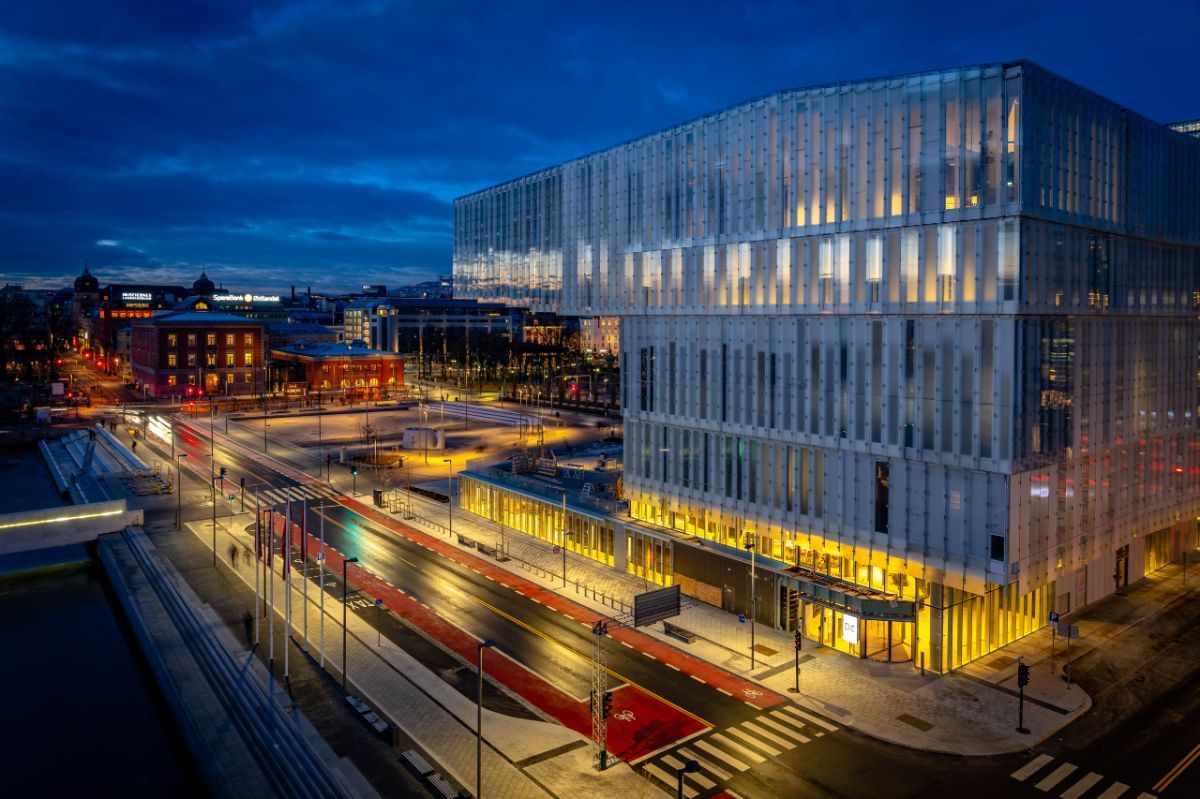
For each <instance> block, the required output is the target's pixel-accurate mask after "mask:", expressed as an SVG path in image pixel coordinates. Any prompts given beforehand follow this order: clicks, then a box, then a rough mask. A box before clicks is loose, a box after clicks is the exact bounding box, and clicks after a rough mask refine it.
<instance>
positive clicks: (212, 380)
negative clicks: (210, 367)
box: [204, 372, 221, 395]
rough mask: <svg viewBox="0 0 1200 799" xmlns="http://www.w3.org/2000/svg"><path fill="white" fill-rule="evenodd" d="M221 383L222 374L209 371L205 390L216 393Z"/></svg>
mask: <svg viewBox="0 0 1200 799" xmlns="http://www.w3.org/2000/svg"><path fill="white" fill-rule="evenodd" d="M220 385H221V376H220V375H219V374H217V373H215V372H209V373H208V374H206V375H205V376H204V390H205V391H207V392H208V393H209V394H210V395H211V394H215V393H216V391H217V389H218V388H219V387H220Z"/></svg>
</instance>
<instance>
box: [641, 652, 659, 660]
mask: <svg viewBox="0 0 1200 799" xmlns="http://www.w3.org/2000/svg"><path fill="white" fill-rule="evenodd" d="M642 654H643V655H645V656H646V657H648V658H650V659H651V660H658V658H656V657H654V655H651V654H650V653H649V652H643V653H642Z"/></svg>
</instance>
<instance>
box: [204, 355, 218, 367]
mask: <svg viewBox="0 0 1200 799" xmlns="http://www.w3.org/2000/svg"><path fill="white" fill-rule="evenodd" d="M205 363H207V364H208V365H209V366H216V365H217V354H216V353H215V352H210V353H209V354H208V357H207V358H205Z"/></svg>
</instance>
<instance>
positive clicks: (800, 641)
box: [796, 630, 804, 652]
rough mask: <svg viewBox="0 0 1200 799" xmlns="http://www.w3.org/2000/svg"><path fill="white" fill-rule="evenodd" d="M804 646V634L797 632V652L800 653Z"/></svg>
mask: <svg viewBox="0 0 1200 799" xmlns="http://www.w3.org/2000/svg"><path fill="white" fill-rule="evenodd" d="M803 644H804V634H803V633H801V632H800V631H799V630H796V651H797V652H799V651H800V650H801V648H802V647H803Z"/></svg>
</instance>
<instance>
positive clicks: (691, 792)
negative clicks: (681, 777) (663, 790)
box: [645, 763, 700, 799]
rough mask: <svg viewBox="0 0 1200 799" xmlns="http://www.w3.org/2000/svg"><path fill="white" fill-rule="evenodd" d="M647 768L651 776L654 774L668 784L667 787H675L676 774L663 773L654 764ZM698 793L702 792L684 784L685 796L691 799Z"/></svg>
mask: <svg viewBox="0 0 1200 799" xmlns="http://www.w3.org/2000/svg"><path fill="white" fill-rule="evenodd" d="M645 768H646V771H648V772H649V773H650V774H652V775H654V776H655V777H658V778H659V779H660V780H662V781H663V783H664V784H666V785H674V784H675V779H676V777H675V775H674V774H668V773H667V772H665V771H663V770H662V769H661V768H659V767H658V766H656V765H654V764H653V763H651V764H650V765H648V766H646V767H645ZM698 793H700V792H699V791H697V790H696V789H695V788H693V787H692V786H690V785H687V784H686V783H685V784H684V786H683V795H684V796H686V797H688V799H691V797H693V796H695V795H696V794H698Z"/></svg>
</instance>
